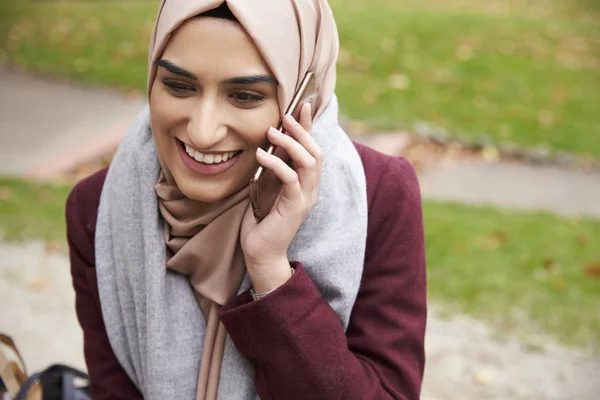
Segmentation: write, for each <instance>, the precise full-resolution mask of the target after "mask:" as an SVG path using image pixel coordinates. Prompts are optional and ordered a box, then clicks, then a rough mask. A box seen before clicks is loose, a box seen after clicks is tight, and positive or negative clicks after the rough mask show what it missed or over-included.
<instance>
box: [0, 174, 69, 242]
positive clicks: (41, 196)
mask: <svg viewBox="0 0 600 400" xmlns="http://www.w3.org/2000/svg"><path fill="white" fill-rule="evenodd" d="M70 190H71V187H70V186H67V185H59V184H56V185H54V184H39V183H30V182H26V181H22V180H18V179H12V178H2V177H0V237H2V238H3V239H4V240H9V241H20V240H25V239H38V240H43V241H46V242H54V243H62V242H65V240H66V231H65V217H64V208H65V202H66V200H67V196H68V194H69V192H70Z"/></svg>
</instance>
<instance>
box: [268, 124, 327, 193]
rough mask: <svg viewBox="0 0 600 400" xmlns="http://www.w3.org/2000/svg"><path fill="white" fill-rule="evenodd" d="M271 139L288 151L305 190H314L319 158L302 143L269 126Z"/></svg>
mask: <svg viewBox="0 0 600 400" xmlns="http://www.w3.org/2000/svg"><path fill="white" fill-rule="evenodd" d="M269 141H270V142H271V143H273V144H274V145H275V146H278V147H281V148H282V149H284V150H285V151H286V152H287V153H288V155H289V156H290V158H291V159H292V161H293V162H294V168H295V170H296V172H297V174H298V178H299V181H300V185H301V186H302V187H303V188H304V189H305V190H312V188H314V187H315V186H316V183H317V182H316V180H317V177H318V173H317V160H316V159H315V158H314V157H313V156H312V155H311V154H310V153H309V152H308V150H307V149H306V148H304V146H302V144H300V143H299V142H297V141H296V140H295V139H294V138H292V137H291V136H289V135H286V134H283V133H281V132H279V131H278V130H277V129H275V128H269Z"/></svg>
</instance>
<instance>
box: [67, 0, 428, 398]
mask: <svg viewBox="0 0 600 400" xmlns="http://www.w3.org/2000/svg"><path fill="white" fill-rule="evenodd" d="M338 50H339V43H338V36H337V30H336V26H335V21H334V19H333V15H332V13H331V10H330V8H329V5H328V4H327V1H326V0H311V1H309V0H258V1H254V2H252V6H250V5H249V3H248V2H247V1H246V0H228V1H227V2H226V3H224V2H222V1H219V0H189V1H175V0H173V1H171V0H169V1H163V2H162V4H161V6H160V10H159V13H158V17H157V20H156V25H155V29H154V32H153V35H152V40H151V45H150V49H149V55H150V57H149V63H148V102H149V106H148V108H147V109H146V110H144V111H142V112H141V113H140V115H139V117H138V119H137V121H136V122H135V123H134V124H132V126H131V127H130V129H129V131H128V132H127V134H126V136H125V138H124V139H123V142H122V143H121V145H120V147H119V150H118V151H117V154H116V155H115V157H114V160H113V161H112V163H111V165H110V168H109V169H108V171H107V170H104V171H101V172H99V173H97V174H95V175H93V176H91V177H89V178H87V179H85V180H83V181H81V182H80V183H79V184H78V185H77V186H76V187H75V188H74V189H73V191H72V192H71V194H70V195H69V199H68V201H67V231H68V232H67V236H68V239H69V247H70V256H71V264H72V268H71V271H72V275H73V282H74V287H75V292H76V308H77V314H78V317H79V321H80V324H81V326H82V328H83V334H84V341H85V356H86V361H87V366H88V369H89V373H90V379H91V390H92V392H93V395H94V398H95V399H125V398H127V399H139V398H145V399H165V398H177V399H191V398H196V399H199V400H203V399H210V400H214V399H217V398H222V399H232V400H237V399H254V398H256V396H257V395H258V396H259V397H260V398H261V399H263V400H267V399H287V400H289V399H291V400H295V399H303V400H305V399H340V398H343V399H357V400H358V399H361V400H364V399H384V400H385V399H418V398H419V393H420V388H421V381H422V376H423V368H424V349H423V341H424V333H425V320H426V301H425V254H424V239H423V224H422V214H421V204H420V197H419V188H418V183H417V180H416V176H415V173H414V170H413V169H412V167H411V166H410V164H408V162H407V161H406V160H404V159H401V158H391V157H387V156H384V155H382V154H380V153H377V152H375V151H373V150H371V149H368V148H365V147H362V146H360V145H358V144H353V143H352V142H351V141H350V139H349V138H348V136H347V135H346V134H345V133H344V131H343V130H342V128H341V127H340V126H339V123H338V108H337V99H336V97H335V95H334V91H335V80H336V71H335V66H336V61H337V55H338ZM305 77H311V78H314V81H312V82H314V84H315V86H316V93H314V96H313V97H311V100H310V104H304V105H303V106H302V107H301V111H300V113H299V116H297V118H294V117H292V116H291V115H284V113H285V111H284V110H287V109H288V106H289V105H290V104H293V103H294V101H293V100H292V99H293V98H295V97H296V96H295V94H296V93H301V92H303V90H302V89H301V88H302V87H305V86H306V85H303V82H307V81H306V80H305ZM313 108H314V109H313ZM280 125H281V126H282V127H283V129H284V130H285V133H286V134H283V133H282V132H280V131H279V130H277V129H275V128H274V127H276V126H280ZM271 145H273V146H276V147H278V148H279V149H281V150H283V151H284V152H285V153H287V154H286V157H287V156H289V159H290V160H291V161H290V162H289V163H288V162H284V160H283V159H281V158H279V157H277V156H276V155H275V154H278V153H273V154H271V153H270V152H265V151H264V150H263V148H266V147H267V146H269V147H270V146H271ZM259 166H261V167H262V168H264V169H265V170H269V171H270V172H272V173H273V175H274V176H275V177H276V178H277V179H279V180H280V181H281V185H280V187H281V189H280V191H279V188H278V189H277V192H274V193H275V194H278V197H277V198H276V200H275V203H274V205H273V207H272V209H271V210H270V212H269V213H268V214H267V215H266V216H265V217H264V218H261V219H257V218H255V216H254V214H253V210H252V207H251V205H250V200H249V189H248V184H249V182H250V179H251V177H253V175H254V172H255V171H256V170H257V168H258V167H259ZM257 190H260V187H259V189H257ZM253 193H254V192H253Z"/></svg>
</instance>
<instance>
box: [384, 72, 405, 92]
mask: <svg viewBox="0 0 600 400" xmlns="http://www.w3.org/2000/svg"><path fill="white" fill-rule="evenodd" d="M388 84H389V86H390V87H391V88H392V89H396V90H406V89H408V87H409V86H410V79H409V78H408V76H406V75H404V74H392V75H390V76H389V78H388Z"/></svg>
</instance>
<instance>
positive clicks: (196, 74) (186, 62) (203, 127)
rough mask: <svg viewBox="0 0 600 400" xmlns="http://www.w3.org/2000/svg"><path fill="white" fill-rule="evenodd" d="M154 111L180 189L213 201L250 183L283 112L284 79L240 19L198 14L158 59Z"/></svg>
mask: <svg viewBox="0 0 600 400" xmlns="http://www.w3.org/2000/svg"><path fill="white" fill-rule="evenodd" d="M150 113H151V124H152V131H153V134H154V138H155V141H156V145H157V149H158V152H159V154H160V156H161V157H162V159H163V161H164V162H165V163H166V165H167V167H168V168H169V170H170V171H171V173H172V175H173V178H174V179H175V182H176V183H177V186H178V187H179V189H180V190H181V191H182V192H183V193H184V194H185V195H186V196H187V197H189V198H192V199H195V200H200V201H204V202H214V201H218V200H221V199H223V198H225V197H227V196H228V195H230V194H233V193H235V192H236V191H238V190H240V189H241V188H242V187H244V186H245V185H247V184H248V182H249V181H250V178H251V177H252V175H253V173H254V171H255V169H256V167H257V166H258V163H257V162H256V156H255V154H256V149H257V148H258V147H259V146H264V145H265V141H266V135H267V129H268V128H269V126H276V125H277V124H278V122H279V119H280V112H279V105H278V102H277V82H276V80H275V78H274V77H273V76H272V74H271V71H270V70H269V68H268V67H267V65H266V63H265V62H264V60H263V58H262V56H261V54H260V53H259V51H258V49H257V48H256V47H255V45H254V43H253V42H252V40H251V39H250V37H249V36H248V34H247V33H246V32H245V31H244V29H243V28H242V27H241V25H240V24H239V23H237V22H234V21H230V20H224V19H217V18H211V17H197V18H193V19H190V20H188V21H186V22H185V23H184V24H183V25H182V26H181V27H180V28H179V29H178V30H177V31H176V32H175V33H174V34H173V35H172V36H171V38H170V40H169V42H168V44H167V46H166V47H165V50H164V52H163V54H162V57H161V58H160V59H159V60H158V61H157V72H156V78H155V79H154V82H153V84H152V92H151V95H150Z"/></svg>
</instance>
